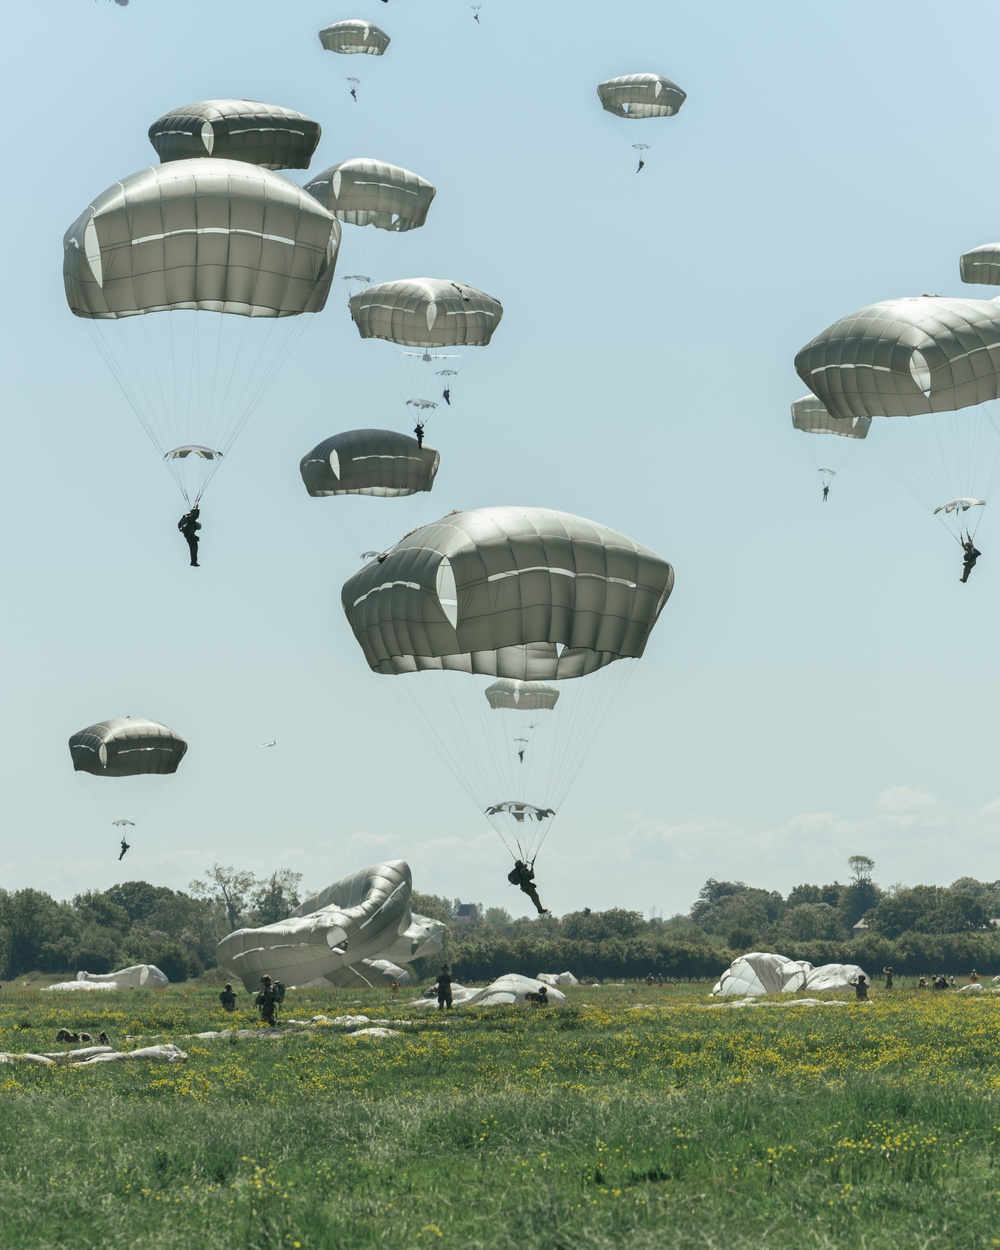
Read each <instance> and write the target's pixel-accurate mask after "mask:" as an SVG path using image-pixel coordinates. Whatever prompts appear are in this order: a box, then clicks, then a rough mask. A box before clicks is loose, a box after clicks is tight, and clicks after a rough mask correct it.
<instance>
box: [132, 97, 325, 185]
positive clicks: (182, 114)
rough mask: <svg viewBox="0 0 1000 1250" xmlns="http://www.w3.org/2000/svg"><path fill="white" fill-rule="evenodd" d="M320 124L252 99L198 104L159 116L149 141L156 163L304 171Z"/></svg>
mask: <svg viewBox="0 0 1000 1250" xmlns="http://www.w3.org/2000/svg"><path fill="white" fill-rule="evenodd" d="M320 133H321V132H320V127H319V123H318V122H315V121H313V119H312V118H311V117H306V116H305V114H304V113H296V112H295V111H294V110H293V109H286V108H282V107H281V106H280V105H277V104H261V103H260V102H259V101H257V100H201V101H199V102H198V103H197V104H185V105H182V106H181V107H180V108H176V109H172V110H171V111H170V112H169V113H164V115H163V116H162V117H160V118H158V120H157V121H155V122H153V124H152V126H150V128H149V141H150V143H151V144H152V145H153V147H154V148H155V149H156V153H157V155H158V156H159V158H160V160H161V161H164V162H166V161H177V160H187V159H188V158H190V157H198V156H201V157H204V156H216V157H221V158H225V159H226V160H232V161H247V162H248V163H249V164H251V165H260V166H262V167H263V168H264V169H308V167H309V162H310V161H311V160H312V155H313V153H314V152H315V151H316V145H317V144H318V143H319V140H320Z"/></svg>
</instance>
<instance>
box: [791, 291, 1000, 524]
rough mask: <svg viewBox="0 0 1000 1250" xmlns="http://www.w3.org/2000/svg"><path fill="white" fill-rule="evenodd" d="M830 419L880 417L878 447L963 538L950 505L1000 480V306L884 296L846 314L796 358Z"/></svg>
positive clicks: (981, 494)
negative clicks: (999, 412) (999, 424)
mask: <svg viewBox="0 0 1000 1250" xmlns="http://www.w3.org/2000/svg"><path fill="white" fill-rule="evenodd" d="M795 368H796V371H797V372H798V374H799V377H800V378H802V380H803V381H804V382H805V383H806V385H807V386H808V387H810V389H811V390H812V391H813V392H814V393H815V395H816V396H818V398H819V401H820V402H821V403H822V404H823V405H824V406H825V408H826V409H827V411H828V413H829V416H830V418H832V419H833V420H841V421H844V422H852V421H862V420H868V419H871V418H876V417H877V418H888V417H891V418H897V417H909V418H913V419H912V420H909V421H897V420H879V421H878V422H877V423H876V430H875V434H874V436H873V438H872V440H871V444H872V448H873V451H874V452H875V454H876V456H878V458H879V459H880V460H882V461H883V462H884V463H885V464H886V466H887V467H888V468H889V470H890V471H891V472H892V473H893V474H894V475H895V476H896V477H897V478H899V480H900V481H901V482H902V483H903V485H904V486H906V487H907V489H908V490H910V492H911V493H912V494H913V495H914V496H915V497H916V498H917V499H919V500H920V502H921V503H922V504H923V505H924V506H925V507H926V508H928V510H931V511H934V512H935V513H937V514H938V515H939V516H940V517H941V519H942V520H946V519H947V520H948V521H949V524H950V527H951V528H952V529H953V531H954V532H955V535H956V537H958V538H960V539H961V538H962V537H963V535H964V536H965V537H967V536H968V533H969V531H968V528H967V525H966V520H967V518H965V514H964V513H963V511H962V510H961V509H952V510H950V511H949V510H948V509H947V508H945V506H944V505H942V504H941V501H942V500H948V499H967V498H971V499H975V500H979V499H983V500H985V499H989V498H990V496H991V494H992V492H993V489H994V488H995V486H996V485H997V482H998V480H1000V433H998V429H997V425H996V419H997V403H996V401H997V399H998V396H1000V372H998V371H1000V304H998V303H997V302H995V301H993V300H976V299H953V298H946V297H943V296H938V295H924V296H919V297H916V298H907V299H892V300H884V301H883V302H881V303H878V304H871V305H869V306H868V307H866V308H862V309H859V310H858V311H857V312H854V313H851V314H850V315H849V316H847V317H842V318H841V319H840V320H839V321H836V322H834V324H833V325H831V326H829V327H827V329H826V330H824V331H823V332H822V333H821V334H818V335H817V336H816V337H815V338H814V339H813V340H812V341H811V342H809V343H807V344H806V345H805V347H803V348H802V349H801V350H800V351H799V352H798V354H797V355H796V357H795Z"/></svg>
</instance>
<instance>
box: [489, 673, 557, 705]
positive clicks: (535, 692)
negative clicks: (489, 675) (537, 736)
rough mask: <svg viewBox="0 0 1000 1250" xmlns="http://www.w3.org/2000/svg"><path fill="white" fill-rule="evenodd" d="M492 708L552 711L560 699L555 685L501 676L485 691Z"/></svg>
mask: <svg viewBox="0 0 1000 1250" xmlns="http://www.w3.org/2000/svg"><path fill="white" fill-rule="evenodd" d="M483 693H484V694H485V695H486V698H487V699H488V700H489V705H490V707H492V708H497V709H503V708H512V709H517V710H520V711H523V712H537V711H544V712H550V711H551V710H552V709H553V708H554V707H555V705H556V703H557V702H558V701H559V691H558V690H557V689H556V688H555V686H547V685H546V684H545V682H544V681H516V680H515V679H514V678H513V677H501V678H500V680H499V681H495V682H494V683H493V684H492V685H491V686H487V687H486V689H485V690H484V691H483Z"/></svg>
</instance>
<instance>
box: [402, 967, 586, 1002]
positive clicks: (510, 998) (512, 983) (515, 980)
mask: <svg viewBox="0 0 1000 1250" xmlns="http://www.w3.org/2000/svg"><path fill="white" fill-rule="evenodd" d="M543 986H544V987H545V992H546V995H547V997H548V1000H549V1003H550V1004H555V1003H564V1002H565V1001H566V995H565V994H564V993H563V992H562V990H558V989H555V988H554V987H553V986H552V985H550V984H548V983H547V982H545V981H539V980H535V979H533V978H532V977H523V976H521V974H520V973H519V972H507V973H505V974H504V975H503V976H501V977H497V978H496V980H494V981H491V982H490V983H489V985H484V986H480V987H479V988H476V989H473V988H471V987H466V986H464V985H458V984H457V983H455V982H453V983H452V987H451V998H452V1004H453V1006H455V1007H512V1006H515V1005H520V1006H524V1005H526V1004H527V1003H528V1002H529V1001H530V1000H529V999H528V995H529V994H537V993H538V991H539V990H540V989H541V988H542V987H543ZM409 1005H410V1006H411V1007H437V995H436V992H435V991H434V990H433V989H431V990H428V992H427V993H426V994H425V995H423V996H421V997H420V998H418V999H415V1000H414V1001H413V1002H412V1003H410V1004H409Z"/></svg>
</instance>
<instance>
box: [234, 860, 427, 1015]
mask: <svg viewBox="0 0 1000 1250" xmlns="http://www.w3.org/2000/svg"><path fill="white" fill-rule="evenodd" d="M411 889H412V878H411V875H410V868H409V865H408V864H406V863H405V862H404V861H403V860H391V861H389V862H388V863H385V864H375V865H374V866H372V867H371V868H365V869H362V870H361V871H360V872H356V873H354V874H352V875H351V876H350V877H345V878H343V880H341V881H335V882H334V883H333V885H330V886H328V887H327V888H326V889H325V890H322V891H320V893H319V894H315V895H313V896H312V897H311V898H308V899H306V900H305V902H303V903H302V904H301V905H300V906H299V907H297V908H296V909H295V911H293V912H292V913H291V915H290V916H289V917H288V918H287V920H282V921H279V922H278V923H277V924H270V925H264V926H263V927H261V928H258V929H237V930H236V931H235V932H234V933H230V934H229V935H228V937H225V938H223V939H222V941H221V942H220V943H219V945H218V946H217V948H216V950H217V952H218V959H219V963H220V965H222V966H223V967H225V968H228V969H229V970H230V971H232V972H233V973H234V974H235V975H236V976H238V977H239V978H240V979H241V980H242V982H243V984H244V986H245V987H246V988H247V989H248V990H252V989H254V988H255V987H256V986H257V985H259V984H260V978H261V976H262V975H263V974H264V973H265V972H266V973H268V974H269V975H270V976H271V977H272V978H273V979H275V980H280V981H284V982H286V983H287V984H289V985H303V984H305V983H306V982H307V981H313V980H315V979H316V978H317V977H326V976H328V975H329V974H330V973H334V972H336V971H337V970H338V969H340V968H343V967H344V966H345V965H347V964H355V963H358V962H360V960H362V959H373V958H387V959H392V958H393V954H392V953H390V952H392V951H393V949H394V947H395V944H396V943H397V942H398V941H399V939H400V938H401V937H402V936H403V935H404V934H405V933H406V931H407V930H408V929H409V928H410V926H411V925H412V923H413V921H412V915H411V913H410V909H409V898H410V892H411Z"/></svg>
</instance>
